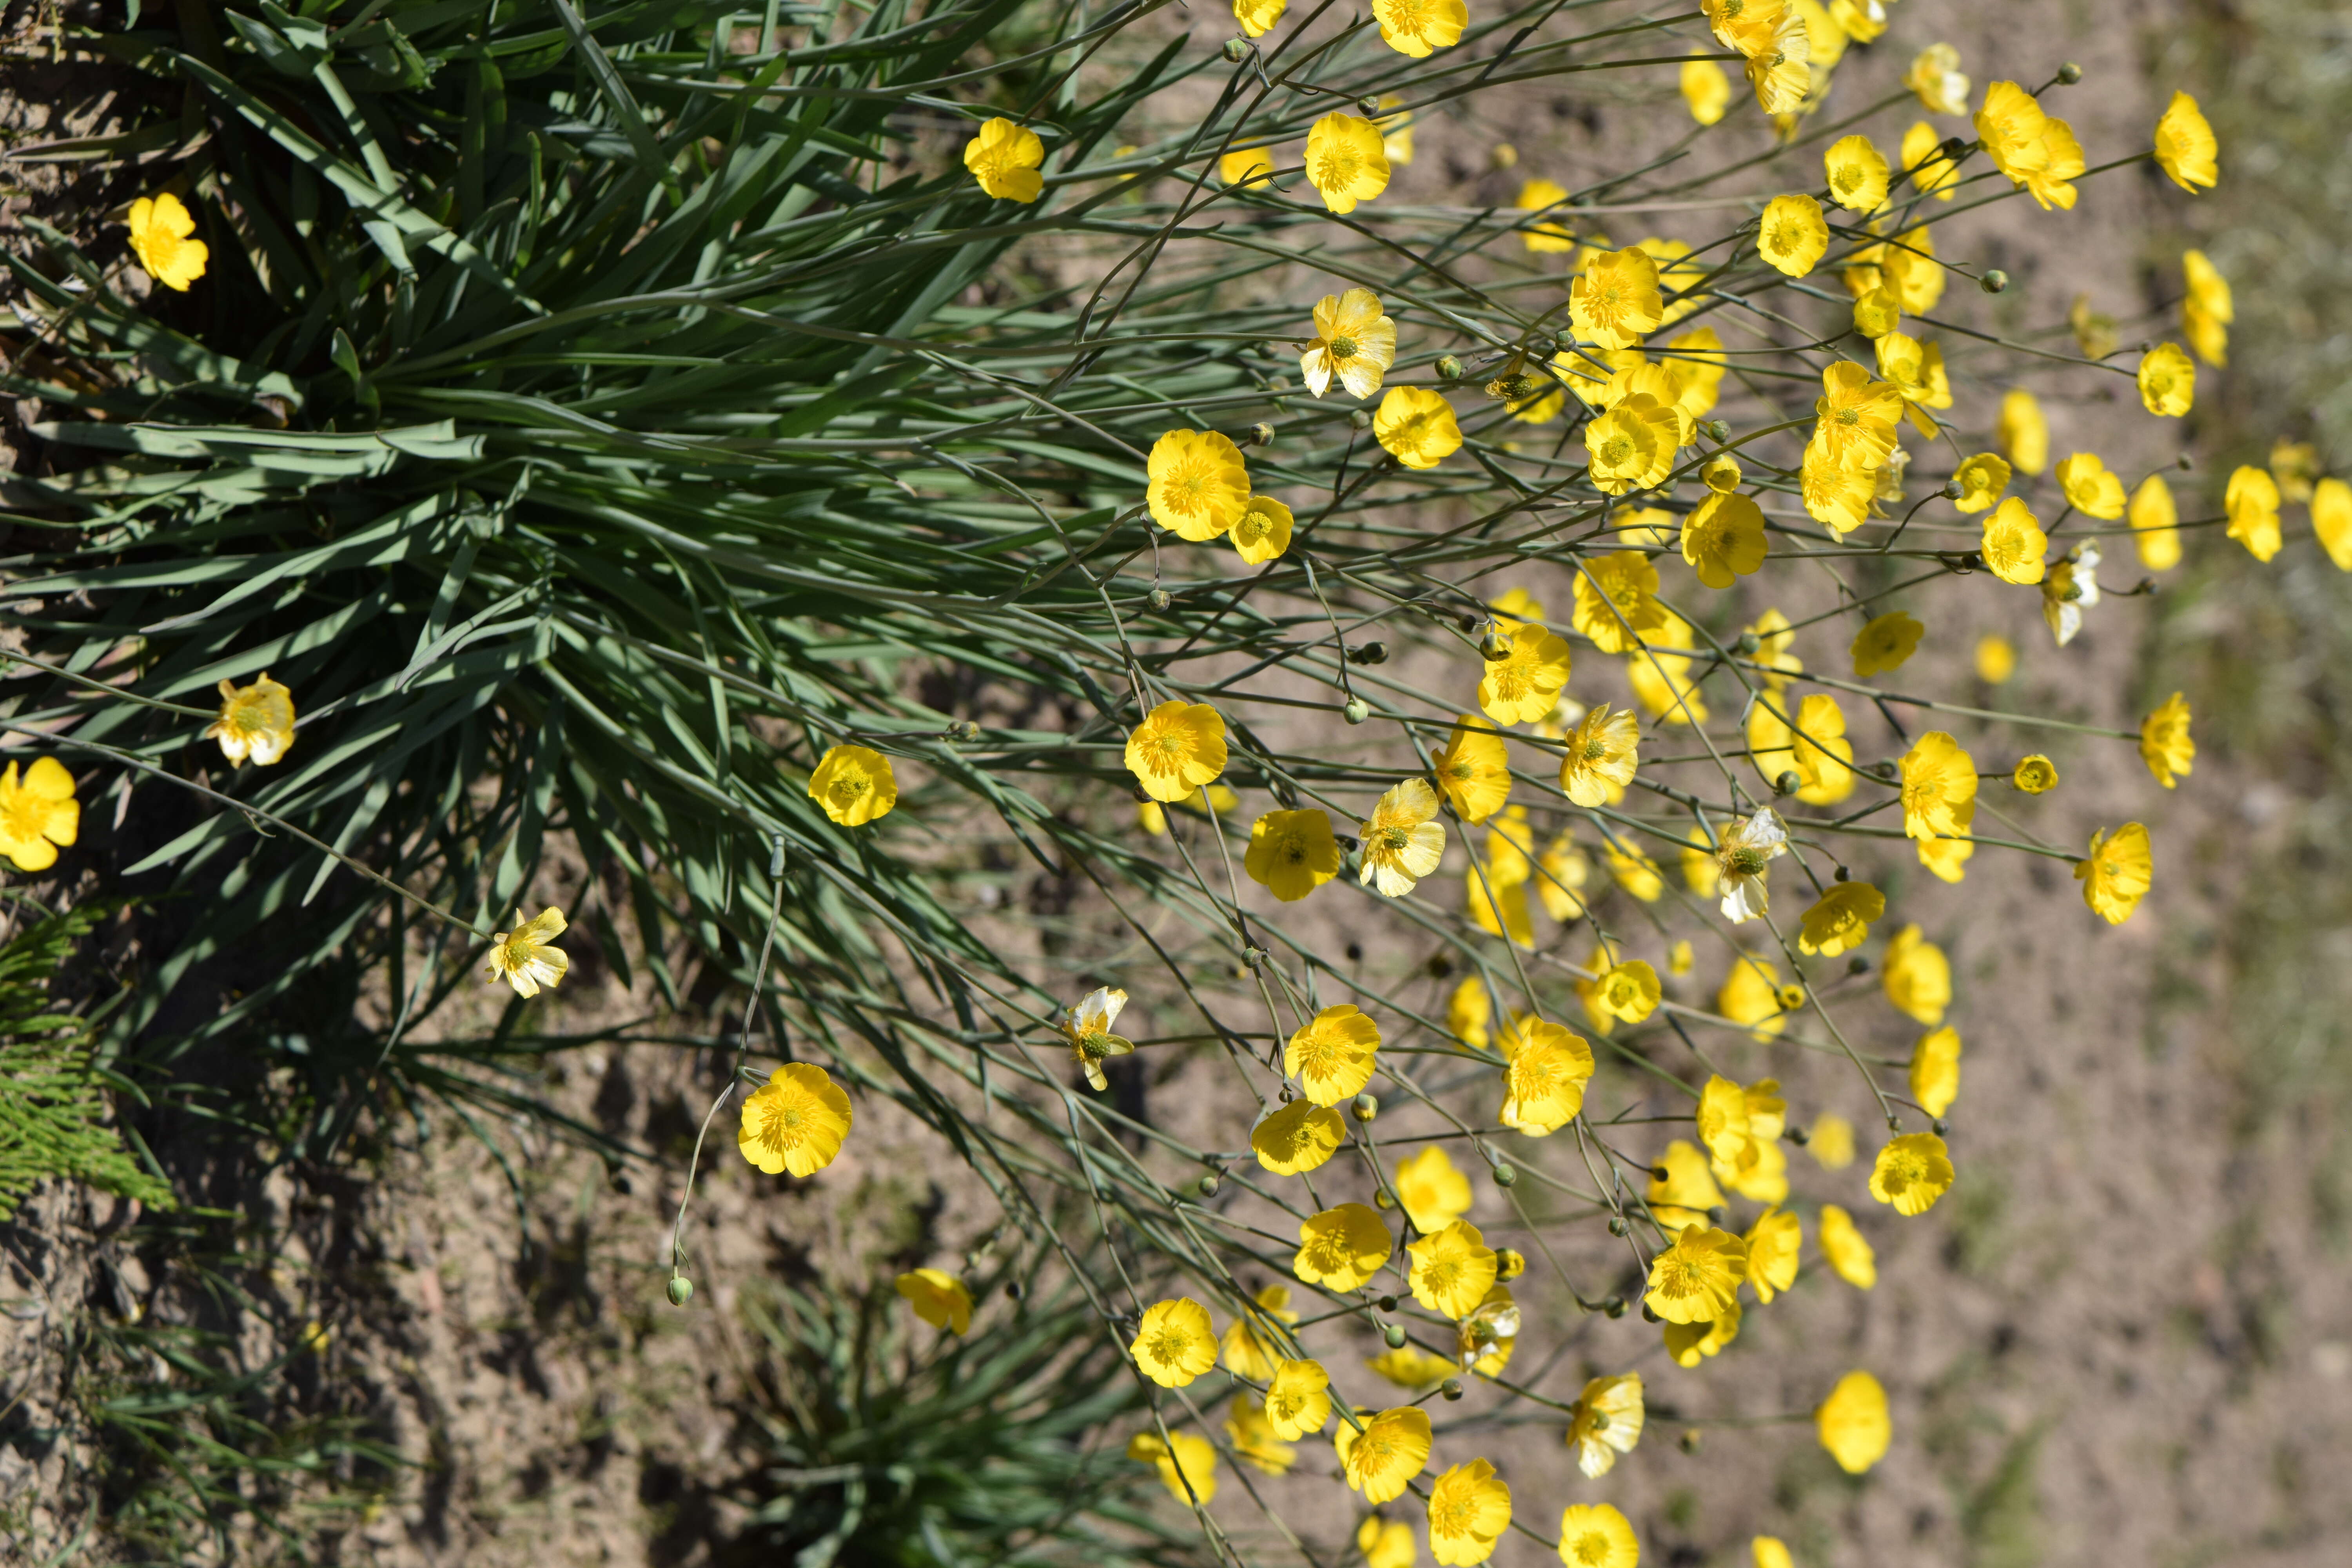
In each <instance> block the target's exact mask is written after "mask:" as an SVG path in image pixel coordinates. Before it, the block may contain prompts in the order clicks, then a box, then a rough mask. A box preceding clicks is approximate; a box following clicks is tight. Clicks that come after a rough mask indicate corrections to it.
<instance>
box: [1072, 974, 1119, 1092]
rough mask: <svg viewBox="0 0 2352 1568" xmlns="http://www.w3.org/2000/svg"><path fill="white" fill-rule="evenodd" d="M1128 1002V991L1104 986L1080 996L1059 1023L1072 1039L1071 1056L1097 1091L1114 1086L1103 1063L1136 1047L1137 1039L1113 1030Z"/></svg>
mask: <svg viewBox="0 0 2352 1568" xmlns="http://www.w3.org/2000/svg"><path fill="white" fill-rule="evenodd" d="M1126 1005H1127V993H1126V992H1124V991H1120V990H1117V989H1115V988H1113V987H1111V986H1108V985H1105V986H1101V987H1099V988H1098V989H1096V990H1093V991H1089V992H1087V994H1085V995H1084V996H1082V997H1080V998H1079V999H1078V1005H1076V1006H1075V1007H1070V1008H1066V1009H1065V1010H1064V1011H1063V1015H1062V1020H1061V1022H1060V1023H1059V1024H1057V1025H1055V1027H1056V1028H1058V1029H1060V1030H1061V1031H1062V1038H1063V1039H1065V1040H1066V1041H1068V1042H1069V1047H1070V1057H1071V1059H1072V1060H1074V1061H1076V1063H1077V1064H1078V1067H1079V1068H1080V1069H1081V1070H1083V1071H1084V1072H1085V1073H1086V1075H1087V1082H1088V1083H1089V1084H1091V1085H1093V1086H1094V1088H1095V1089H1097V1091H1099V1090H1102V1089H1108V1088H1109V1087H1110V1079H1107V1078H1105V1077H1104V1076H1103V1067H1102V1065H1103V1063H1104V1062H1105V1061H1106V1060H1108V1058H1112V1057H1123V1056H1126V1055H1127V1054H1128V1053H1129V1052H1130V1051H1132V1050H1134V1049H1135V1042H1134V1041H1132V1040H1127V1039H1122V1038H1120V1037H1118V1036H1117V1035H1114V1034H1112V1033H1111V1030H1112V1029H1113V1028H1115V1027H1116V1026H1118V1015H1119V1010H1120V1009H1121V1008H1123V1007H1125V1006H1126Z"/></svg>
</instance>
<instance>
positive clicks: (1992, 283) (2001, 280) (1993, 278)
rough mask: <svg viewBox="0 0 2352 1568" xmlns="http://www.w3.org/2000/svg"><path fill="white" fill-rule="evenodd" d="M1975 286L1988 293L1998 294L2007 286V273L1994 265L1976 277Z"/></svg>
mask: <svg viewBox="0 0 2352 1568" xmlns="http://www.w3.org/2000/svg"><path fill="white" fill-rule="evenodd" d="M1977 287H1978V288H1979V289H1983V290H1984V291H1985V292H1986V293H1988V294H1999V293H2001V292H2003V291H2004V290H2006V289H2008V288H2009V274H2008V273H2006V272H2003V271H2002V270H2001V269H2000V268H1998V267H1996V268H1993V269H1992V270H1991V271H1990V272H1988V273H1986V274H1985V275H1984V276H1983V277H1981V278H1979V279H1977Z"/></svg>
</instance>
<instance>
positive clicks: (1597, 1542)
mask: <svg viewBox="0 0 2352 1568" xmlns="http://www.w3.org/2000/svg"><path fill="white" fill-rule="evenodd" d="M1801 25H1802V24H1800V26H1801ZM1559 1560H1560V1562H1561V1563H1564V1564H1566V1565H1567V1568H1636V1565H1637V1564H1639V1563H1640V1562H1641V1561H1642V1543H1641V1542H1639V1541H1637V1540H1636V1539H1634V1536H1633V1524H1632V1522H1631V1521H1628V1520H1627V1519H1626V1518H1625V1516H1624V1515H1623V1514H1622V1513H1620V1512H1618V1511H1617V1510H1615V1509H1614V1508H1612V1507H1611V1506H1610V1505H1609V1504H1607V1503H1605V1502H1603V1503H1592V1504H1589V1505H1588V1504H1585V1503H1570V1504H1569V1505H1568V1506H1567V1507H1566V1508H1564V1509H1562V1510H1559Z"/></svg>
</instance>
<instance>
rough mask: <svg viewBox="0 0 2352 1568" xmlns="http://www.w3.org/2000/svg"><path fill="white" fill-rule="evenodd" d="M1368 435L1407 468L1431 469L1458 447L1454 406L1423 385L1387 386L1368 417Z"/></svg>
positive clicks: (1458, 448)
mask: <svg viewBox="0 0 2352 1568" xmlns="http://www.w3.org/2000/svg"><path fill="white" fill-rule="evenodd" d="M1372 435H1373V436H1374V437H1377V438H1378V439H1379V441H1380V444H1381V447H1383V448H1384V449H1385V450H1386V451H1387V452H1388V454H1389V456H1391V458H1395V459H1396V460H1397V461H1398V462H1400V463H1402V464H1403V465H1404V466H1405V467H1406V468H1435V467H1437V465H1438V464H1440V463H1442V462H1444V460H1445V459H1446V458H1449V457H1451V456H1452V455H1453V454H1454V453H1455V452H1457V451H1459V450H1461V448H1462V427H1461V426H1459V425H1457V424H1455V423H1454V405H1452V404H1449V403H1447V402H1446V401H1445V399H1444V398H1443V397H1440V396H1439V395H1437V394H1436V393H1433V392H1431V391H1429V390H1428V389H1427V388H1425V387H1419V386H1391V387H1390V388H1389V390H1388V395H1387V396H1385V397H1383V398H1381V406H1380V411H1379V412H1378V413H1376V414H1374V415H1373V416H1372Z"/></svg>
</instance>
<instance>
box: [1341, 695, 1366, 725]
mask: <svg viewBox="0 0 2352 1568" xmlns="http://www.w3.org/2000/svg"><path fill="white" fill-rule="evenodd" d="M1339 712H1340V716H1341V717H1342V718H1344V719H1346V720H1347V721H1348V722H1349V723H1350V724H1360V723H1362V722H1363V721H1365V720H1367V719H1369V718H1370V717H1371V716H1372V705H1371V704H1370V703H1369V702H1367V701H1365V700H1363V699H1362V698H1360V697H1350V698H1349V699H1348V705H1347V707H1345V708H1343V709H1341V710H1339Z"/></svg>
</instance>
